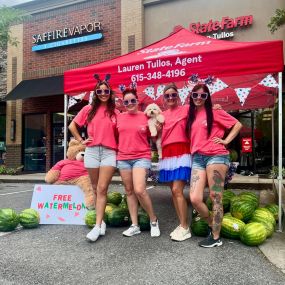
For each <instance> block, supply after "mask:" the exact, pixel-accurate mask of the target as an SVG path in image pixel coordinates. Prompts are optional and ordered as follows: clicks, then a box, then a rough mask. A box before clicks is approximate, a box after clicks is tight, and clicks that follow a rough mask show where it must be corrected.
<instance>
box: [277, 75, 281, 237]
mask: <svg viewBox="0 0 285 285" xmlns="http://www.w3.org/2000/svg"><path fill="white" fill-rule="evenodd" d="M278 85H279V86H278V89H279V92H278V178H277V179H278V197H279V201H278V204H279V221H278V222H279V227H278V230H279V231H280V232H282V72H279V73H278Z"/></svg>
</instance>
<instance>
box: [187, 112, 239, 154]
mask: <svg viewBox="0 0 285 285" xmlns="http://www.w3.org/2000/svg"><path fill="white" fill-rule="evenodd" d="M213 117H214V120H213V127H212V132H211V135H210V136H209V138H207V117H206V110H205V109H203V110H201V111H199V112H197V113H196V119H195V121H194V122H193V124H192V128H191V140H190V144H191V153H192V154H194V153H196V152H197V153H200V154H204V155H223V154H228V153H229V151H228V150H227V149H226V147H225V146H224V145H223V144H216V143H214V142H213V141H212V139H213V138H214V137H218V138H223V137H224V134H225V130H226V129H230V128H231V127H232V126H233V125H235V124H236V123H237V122H238V120H237V119H235V118H234V117H232V116H231V115H229V114H228V113H227V112H225V111H224V110H213Z"/></svg>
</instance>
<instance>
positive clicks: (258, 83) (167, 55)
mask: <svg viewBox="0 0 285 285" xmlns="http://www.w3.org/2000/svg"><path fill="white" fill-rule="evenodd" d="M283 67H284V63H283V42H282V41H264V42H234V41H224V40H215V39H212V38H207V37H204V36H200V35H196V34H194V33H192V32H190V31H188V30H186V29H181V30H178V31H177V32H176V33H173V34H171V35H170V36H168V37H166V38H164V39H162V40H160V41H158V42H156V43H154V44H151V45H149V46H147V47H144V48H142V49H139V50H136V51H134V52H131V53H129V54H126V55H123V56H120V57H117V58H114V59H112V60H109V61H105V62H101V63H98V64H93V65H89V66H86V67H82V68H77V69H73V70H68V71H66V72H65V73H64V92H65V94H68V95H71V96H72V95H77V94H78V93H82V92H87V91H92V90H93V88H94V85H95V83H96V81H95V79H94V74H98V75H99V76H100V78H101V79H103V78H104V77H105V75H106V74H111V80H110V83H111V86H112V87H113V88H114V89H116V88H118V86H119V85H126V86H128V85H129V84H130V83H132V82H134V83H135V84H136V85H137V86H138V90H139V93H140V94H141V96H142V97H141V98H140V99H141V101H144V102H145V103H148V101H149V100H150V99H151V101H156V102H158V103H159V100H161V98H160V96H161V89H162V87H161V86H158V85H163V84H165V83H168V82H178V83H180V86H179V88H180V89H183V87H184V90H183V92H181V94H182V95H183V94H184V95H183V96H184V97H180V99H183V100H184V101H185V100H186V99H187V98H186V97H187V94H188V93H189V91H190V90H191V86H192V85H193V84H195V80H194V79H195V78H196V79H197V77H198V78H199V80H201V79H206V78H207V77H208V76H214V77H215V78H216V79H218V80H216V82H215V83H214V84H217V83H218V86H216V87H215V86H214V87H215V88H216V91H215V92H212V93H216V94H215V96H214V97H213V98H216V99H217V100H216V101H218V102H219V103H220V104H221V105H222V106H223V108H225V109H226V110H231V109H232V110H233V109H253V108H261V107H269V106H272V105H273V104H274V96H272V95H274V93H275V92H276V89H277V87H278V90H279V98H281V96H282V88H281V81H282V74H281V72H282V70H283ZM278 72H279V77H278V82H279V84H278V83H277V82H276V77H274V75H273V76H272V75H268V74H269V73H271V74H274V73H278ZM268 76H269V77H268ZM220 81H221V83H220ZM149 85H156V86H153V87H152V86H149ZM147 86H148V87H147ZM140 88H141V89H140ZM147 88H148V89H147ZM262 94H263V95H264V96H265V97H264V96H263V97H262V96H261V95H262ZM145 95H146V96H147V97H146V96H145ZM179 95H180V94H179ZM227 98H228V99H227ZM226 99H227V100H226ZM65 100H66V101H67V99H65ZM219 100H220V101H219ZM213 101H214V102H215V100H213ZM231 102H232V103H231ZM66 105H67V104H65V106H66ZM233 106H235V108H234V107H233ZM281 110H282V103H281V100H279V191H280V194H281V190H280V189H281V177H282V176H281V169H282V134H281V130H282V111H281ZM280 197H281V195H280ZM280 197H279V198H280ZM279 204H281V201H280V203H279ZM280 214H281V212H280ZM280 224H281V223H280Z"/></svg>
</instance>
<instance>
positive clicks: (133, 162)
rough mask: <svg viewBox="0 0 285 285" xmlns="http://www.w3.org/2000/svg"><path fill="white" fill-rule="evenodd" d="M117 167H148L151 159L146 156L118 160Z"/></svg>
mask: <svg viewBox="0 0 285 285" xmlns="http://www.w3.org/2000/svg"><path fill="white" fill-rule="evenodd" d="M117 167H118V168H119V169H133V168H146V169H150V167H151V161H150V159H147V158H138V159H129V160H118V161H117Z"/></svg>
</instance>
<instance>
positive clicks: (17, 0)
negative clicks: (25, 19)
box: [0, 0, 32, 7]
mask: <svg viewBox="0 0 285 285" xmlns="http://www.w3.org/2000/svg"><path fill="white" fill-rule="evenodd" d="M30 1H32V0H0V7H1V6H3V5H5V6H14V5H17V4H22V3H26V2H30Z"/></svg>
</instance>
